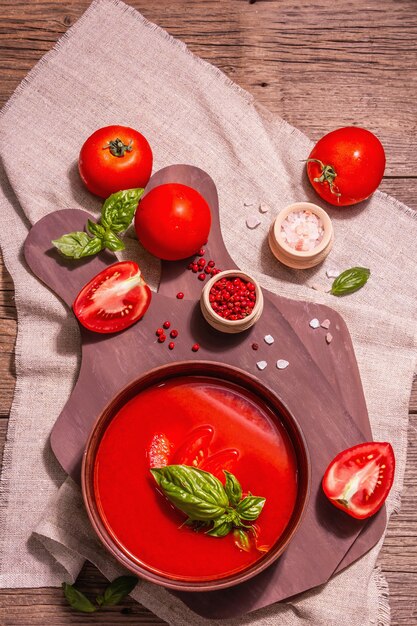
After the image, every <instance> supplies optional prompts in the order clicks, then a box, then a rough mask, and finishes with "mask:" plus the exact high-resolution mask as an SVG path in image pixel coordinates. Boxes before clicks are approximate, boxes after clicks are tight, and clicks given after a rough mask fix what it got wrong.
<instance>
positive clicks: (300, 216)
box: [281, 210, 324, 252]
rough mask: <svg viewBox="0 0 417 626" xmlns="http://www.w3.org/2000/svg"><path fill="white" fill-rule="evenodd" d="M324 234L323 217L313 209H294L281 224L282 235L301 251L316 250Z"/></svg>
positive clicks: (287, 242) (291, 246)
mask: <svg viewBox="0 0 417 626" xmlns="http://www.w3.org/2000/svg"><path fill="white" fill-rule="evenodd" d="M323 235H324V227H323V222H322V221H321V219H320V218H319V217H318V216H317V215H316V214H315V213H313V212H312V211H308V210H307V211H292V212H291V213H289V214H288V215H287V217H286V218H285V220H283V222H282V224H281V237H282V238H283V240H284V241H285V242H286V244H287V245H288V246H289V247H290V248H293V249H294V250H298V251H299V252H308V251H310V250H314V248H316V246H318V245H319V243H320V242H321V240H322V239H323Z"/></svg>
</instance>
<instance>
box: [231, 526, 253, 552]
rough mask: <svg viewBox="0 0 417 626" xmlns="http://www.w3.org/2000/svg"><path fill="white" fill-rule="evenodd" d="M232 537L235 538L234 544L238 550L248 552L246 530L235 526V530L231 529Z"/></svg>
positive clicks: (248, 544)
mask: <svg viewBox="0 0 417 626" xmlns="http://www.w3.org/2000/svg"><path fill="white" fill-rule="evenodd" d="M233 537H234V540H235V544H236V545H237V547H238V548H239V549H240V550H244V551H245V552H249V550H250V541H249V537H248V533H247V532H246V530H243V528H235V530H234V531H233Z"/></svg>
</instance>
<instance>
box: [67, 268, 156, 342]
mask: <svg viewBox="0 0 417 626" xmlns="http://www.w3.org/2000/svg"><path fill="white" fill-rule="evenodd" d="M151 297H152V292H151V290H150V289H149V287H148V285H147V284H146V283H145V281H144V280H143V278H142V276H141V272H140V269H139V266H138V265H137V263H135V262H134V261H120V262H119V263H114V264H113V265H110V266H109V267H106V269H104V270H103V271H102V272H100V274H97V276H94V278H93V279H91V280H90V282H89V283H87V284H86V285H85V286H84V287H83V288H82V289H81V291H80V293H79V294H78V296H77V297H76V299H75V301H74V304H73V305H72V308H73V311H74V313H75V315H76V316H77V319H78V321H79V322H80V323H81V324H82V325H83V326H85V327H86V328H88V329H89V330H93V331H95V332H97V333H115V332H117V331H119V330H124V329H125V328H128V327H129V326H132V324H134V323H135V322H137V321H138V320H140V318H141V317H143V315H144V314H145V312H146V310H147V308H148V306H149V304H150V302H151Z"/></svg>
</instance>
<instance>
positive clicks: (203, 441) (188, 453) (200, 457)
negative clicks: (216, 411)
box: [172, 425, 214, 467]
mask: <svg viewBox="0 0 417 626" xmlns="http://www.w3.org/2000/svg"><path fill="white" fill-rule="evenodd" d="M213 435H214V429H213V427H212V426H209V425H205V426H198V427H197V428H194V429H193V430H192V431H191V432H190V433H189V434H188V435H187V436H186V437H185V439H184V441H183V442H182V443H181V445H180V446H179V448H177V450H176V451H175V454H174V458H173V461H172V462H173V464H174V465H191V466H194V467H200V466H201V463H202V462H203V461H204V460H205V459H206V458H207V455H208V449H209V445H210V442H211V440H212V439H213Z"/></svg>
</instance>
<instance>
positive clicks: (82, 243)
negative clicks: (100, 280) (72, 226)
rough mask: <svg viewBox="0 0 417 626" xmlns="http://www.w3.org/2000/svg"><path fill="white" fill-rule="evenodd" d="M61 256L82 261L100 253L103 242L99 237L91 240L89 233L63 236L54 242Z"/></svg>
mask: <svg viewBox="0 0 417 626" xmlns="http://www.w3.org/2000/svg"><path fill="white" fill-rule="evenodd" d="M52 243H53V245H54V246H55V247H56V248H58V250H59V251H60V253H61V254H63V255H64V256H66V257H69V258H71V259H81V258H82V257H85V256H91V255H92V254H96V253H97V252H100V250H101V249H102V245H101V240H100V239H98V238H97V237H93V239H91V238H90V237H89V236H88V235H87V233H84V232H74V233H68V234H67V235H62V237H60V238H59V239H54V240H53V241H52Z"/></svg>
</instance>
